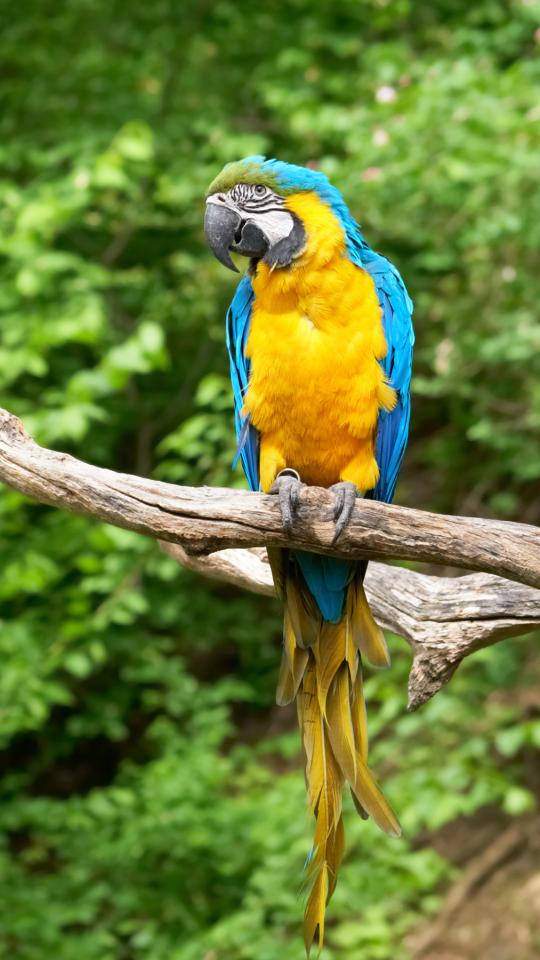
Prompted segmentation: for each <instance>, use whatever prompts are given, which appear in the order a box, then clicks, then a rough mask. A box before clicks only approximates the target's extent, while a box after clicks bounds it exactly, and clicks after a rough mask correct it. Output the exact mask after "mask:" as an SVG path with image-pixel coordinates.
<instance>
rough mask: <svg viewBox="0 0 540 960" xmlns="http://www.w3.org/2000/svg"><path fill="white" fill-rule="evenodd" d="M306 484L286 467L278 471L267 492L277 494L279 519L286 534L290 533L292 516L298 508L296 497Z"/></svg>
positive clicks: (294, 471)
mask: <svg viewBox="0 0 540 960" xmlns="http://www.w3.org/2000/svg"><path fill="white" fill-rule="evenodd" d="M305 486H306V484H305V483H302V481H301V480H300V477H299V475H298V474H297V472H296V470H291V469H290V468H289V467H287V468H286V469H285V470H282V471H281V472H280V473H278V475H277V477H276V479H275V480H274V482H273V484H272V486H271V487H270V490H269V493H274V494H276V493H277V494H278V495H279V505H280V507H281V520H282V523H283V529H284V530H285V533H286V534H287V535H288V536H291V534H292V528H293V518H294V514H295V513H296V511H297V509H298V498H299V495H300V490H301V488H302V487H305Z"/></svg>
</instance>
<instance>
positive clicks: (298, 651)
mask: <svg viewBox="0 0 540 960" xmlns="http://www.w3.org/2000/svg"><path fill="white" fill-rule="evenodd" d="M269 557H270V563H271V566H272V572H273V574H274V580H275V582H276V589H277V592H278V595H279V596H280V597H281V598H282V599H283V600H284V602H285V619H284V625H283V659H282V663H281V671H280V677H279V683H278V691H277V701H278V703H290V701H291V700H293V699H294V697H295V696H296V701H297V707H298V720H299V723H300V730H301V735H302V755H303V761H304V771H305V777H306V787H307V803H308V808H309V811H310V816H312V815H313V814H314V815H315V817H316V820H317V823H316V827H315V837H314V843H313V849H312V853H311V856H310V859H309V863H308V866H307V870H306V877H305V881H306V884H310V885H311V892H310V894H309V897H308V900H307V903H306V908H305V914H304V942H305V945H306V951H307V954H308V957H309V953H310V950H311V947H312V945H313V941H314V940H315V938H316V936H317V931H318V941H319V954H320V952H321V949H322V944H323V936H324V915H325V907H326V905H327V904H328V903H329V901H330V898H331V897H332V894H333V893H334V890H335V887H336V883H337V875H338V872H339V868H340V865H341V861H342V859H343V852H344V847H345V833H344V829H343V820H342V815H341V804H342V790H343V786H344V783H345V781H346V780H347V781H348V783H349V786H350V788H351V793H352V797H353V800H354V804H355V807H356V809H357V810H358V812H359V814H360V816H362V817H363V818H364V819H365V818H367V817H368V816H371V817H373V819H374V821H375V823H376V824H377V825H378V826H379V827H380V828H381V830H383V831H384V832H385V833H387V834H389V835H390V836H394V837H395V836H399V835H400V832H401V831H400V826H399V822H398V819H397V817H396V815H395V813H394V811H393V810H392V808H391V807H390V806H389V804H388V803H387V801H386V800H385V798H384V796H383V794H382V792H381V790H380V788H379V786H378V784H377V781H376V780H375V777H374V776H373V774H372V773H371V771H370V769H369V767H368V765H367V752H368V734H367V719H366V709H365V704H364V695H363V690H362V666H361V656H360V654H364V655H365V656H366V657H367V658H368V659H369V661H370V662H371V663H372V664H373V665H374V666H377V667H383V666H388V664H389V663H390V658H389V655H388V650H387V647H386V643H385V640H384V637H383V635H382V632H381V630H380V629H379V627H378V626H377V624H376V623H375V621H374V619H373V616H372V614H371V610H370V609H369V605H368V602H367V599H366V595H365V592H364V588H363V585H362V583H361V580H360V577H359V576H358V577H354V578H353V580H352V581H351V583H350V585H349V588H348V594H347V600H346V606H345V610H344V614H343V617H342V619H341V620H340V621H339V622H338V623H329V622H328V621H324V620H323V619H322V617H321V614H320V612H319V610H318V607H317V606H316V604H315V601H314V600H313V597H312V596H311V594H310V592H309V590H308V589H307V587H306V586H305V584H304V583H303V581H302V579H301V577H300V576H299V574H298V570H297V568H296V566H295V564H294V563H293V562H291V560H290V559H289V557H288V556H287V551H281V550H278V549H273V550H271V551H269Z"/></svg>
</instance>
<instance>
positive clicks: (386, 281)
mask: <svg viewBox="0 0 540 960" xmlns="http://www.w3.org/2000/svg"><path fill="white" fill-rule="evenodd" d="M205 233H206V237H207V241H208V243H209V246H210V248H211V249H212V251H213V253H214V254H215V256H216V257H217V259H218V260H219V261H220V262H221V263H222V264H224V266H226V267H228V268H229V269H231V270H235V271H236V267H235V266H234V264H233V262H232V260H231V257H230V254H229V251H230V250H232V251H233V252H234V253H238V254H241V255H242V256H245V257H249V258H250V259H249V267H248V270H247V273H246V274H245V276H244V277H243V279H242V280H241V282H240V284H239V286H238V289H237V292H236V294H235V296H234V299H233V301H232V304H231V306H230V308H229V311H228V314H227V346H228V350H229V356H230V364H231V378H232V386H233V392H234V406H235V419H236V430H237V437H238V448H237V454H236V458H235V464H236V461H237V460H238V458H239V457H240V458H241V460H242V464H243V467H244V471H245V474H246V477H247V480H248V483H249V486H250V489H251V490H262V491H264V492H265V493H270V494H275V495H276V496H277V497H278V498H279V503H280V506H281V515H282V522H283V526H284V529H285V530H286V531H287V533H288V534H291V533H292V530H293V524H294V517H295V511H296V510H297V507H298V502H299V492H300V490H301V488H302V486H304V485H306V484H307V485H315V486H321V487H326V488H328V489H329V490H331V491H332V492H333V493H334V495H335V509H334V520H335V523H336V526H335V537H334V542H335V540H337V538H338V537H339V535H340V534H341V532H342V531H343V530H344V528H345V527H346V525H347V523H348V521H349V520H350V517H351V514H352V511H353V509H354V505H355V501H356V498H357V496H362V497H369V498H373V499H375V500H381V501H383V502H385V503H390V501H391V500H392V497H393V495H394V489H395V485H396V478H397V475H398V470H399V467H400V464H401V461H402V458H403V454H404V452H405V447H406V444H407V436H408V428H409V415H410V391H409V386H410V379H411V365H412V348H413V342H414V336H413V329H412V321H411V315H412V302H411V300H410V298H409V296H408V294H407V291H406V289H405V286H404V283H403V281H402V279H401V277H400V275H399V273H398V271H397V270H396V269H395V267H394V266H392V264H391V263H390V262H389V261H388V260H387V259H386V258H385V257H382V256H379V255H378V254H376V253H374V251H373V250H372V249H371V248H370V247H369V246H368V244H367V243H366V241H365V240H364V238H363V236H362V233H361V230H360V227H359V225H358V224H357V223H356V222H355V221H354V220H353V218H352V216H351V214H350V213H349V210H348V209H347V207H346V205H345V202H344V200H343V197H342V196H341V194H340V192H339V191H338V190H337V189H336V188H335V187H333V186H332V185H331V184H330V182H329V180H328V178H327V177H326V176H325V175H324V174H323V173H321V172H319V171H315V170H311V169H308V168H304V167H299V166H295V165H293V164H289V163H284V162H281V161H277V160H266V158H265V157H261V156H253V157H247V158H246V159H244V160H240V161H238V162H235V163H230V164H227V166H226V167H225V168H224V169H223V170H222V172H221V173H220V174H219V175H218V176H217V177H216V179H215V180H214V181H213V183H212V184H211V185H210V187H209V189H208V191H207V202H206V214H205ZM237 272H238V271H237ZM268 556H269V561H270V564H271V568H272V573H273V576H274V582H275V586H276V592H277V594H278V596H279V597H280V598H281V600H282V601H283V603H284V605H285V615H284V627H283V658H282V664H281V672H280V677H279V682H278V689H277V702H278V703H279V704H286V703H289V702H290V701H292V700H293V699H294V698H295V697H296V701H297V706H298V717H299V723H300V730H301V736H302V751H303V760H304V770H305V778H306V786H307V795H308V797H307V799H308V807H309V810H310V813H311V814H314V815H315V817H316V828H315V838H314V843H313V847H312V851H311V853H310V857H309V859H308V863H307V865H306V873H307V876H306V882H307V884H310V885H311V891H310V894H309V897H308V899H307V903H306V907H305V916H304V942H305V945H306V951H307V954H308V957H309V953H310V950H311V947H312V944H313V941H314V940H315V938H316V937H317V932H318V946H319V953H320V951H321V948H322V942H323V936H324V916H325V906H326V905H327V904H328V902H329V900H330V898H331V896H332V894H333V892H334V890H335V887H336V881H337V874H338V870H339V867H340V863H341V860H342V857H343V852H344V844H345V837H344V830H343V821H342V813H341V807H342V788H343V786H344V783H345V781H348V783H349V786H350V789H351V793H352V798H353V801H354V804H355V807H356V809H357V811H358V813H359V814H360V816H361V817H362V818H364V819H367V817H368V816H372V817H373V819H374V820H375V822H376V823H377V825H378V826H379V827H380V828H381V829H382V830H384V831H385V833H387V834H389V835H390V836H399V835H400V832H401V831H400V825H399V822H398V819H397V817H396V815H395V813H394V811H393V810H392V809H391V807H390V806H389V804H388V803H387V801H386V800H385V798H384V796H383V794H382V792H381V790H380V789H379V786H378V785H377V782H376V780H375V778H374V776H373V774H372V773H371V771H370V770H369V767H368V765H367V749H368V736H367V721H366V711H365V704H364V696H363V691H362V656H365V657H366V658H367V659H368V660H369V662H370V663H372V664H373V665H374V666H376V667H386V666H388V665H389V663H390V658H389V655H388V650H387V647H386V643H385V640H384V637H383V634H382V632H381V630H380V629H379V627H378V626H377V624H376V623H375V621H374V619H373V616H372V614H371V611H370V608H369V605H368V602H367V599H366V595H365V592H364V587H363V580H364V576H365V572H366V567H367V562H364V561H349V560H340V559H337V558H333V557H324V556H321V555H319V554H316V553H308V552H305V551H300V550H295V549H281V548H279V549H276V548H272V549H269V550H268Z"/></svg>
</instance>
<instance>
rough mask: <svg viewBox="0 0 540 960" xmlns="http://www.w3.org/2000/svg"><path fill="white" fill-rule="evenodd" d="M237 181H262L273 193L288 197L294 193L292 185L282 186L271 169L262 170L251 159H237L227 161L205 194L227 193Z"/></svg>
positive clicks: (259, 165)
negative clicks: (232, 161)
mask: <svg viewBox="0 0 540 960" xmlns="http://www.w3.org/2000/svg"><path fill="white" fill-rule="evenodd" d="M237 183H262V184H263V186H265V187H270V189H271V190H273V191H274V193H278V194H279V195H280V196H282V197H288V196H289V194H291V193H295V190H294V188H293V187H282V186H281V185H280V183H279V182H278V178H277V176H276V174H275V173H274V172H273V171H272V170H268V169H267V170H263V168H262V166H261V164H259V163H255V162H253V161H251V162H250V161H248V162H247V163H246V162H245V161H243V160H238V161H236V163H228V164H227V166H226V167H224V168H223V170H222V171H221V173H218V175H217V177H216V179H215V180H212V183H211V184H210V186H209V187H208V190H207V191H206V196H207V197H208V196H210V195H211V194H212V193H228V192H229V190H232V189H233V187H235V186H236V184H237Z"/></svg>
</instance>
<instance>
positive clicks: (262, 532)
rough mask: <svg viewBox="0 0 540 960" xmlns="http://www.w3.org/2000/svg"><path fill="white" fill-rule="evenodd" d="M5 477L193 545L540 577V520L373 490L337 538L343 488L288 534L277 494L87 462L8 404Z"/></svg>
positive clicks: (306, 503) (315, 501) (312, 500)
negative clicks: (430, 507)
mask: <svg viewBox="0 0 540 960" xmlns="http://www.w3.org/2000/svg"><path fill="white" fill-rule="evenodd" d="M0 480H3V482H4V483H6V484H8V486H10V487H13V488H14V489H15V490H18V491H19V492H21V493H23V494H26V495H27V496H29V497H33V498H34V499H36V500H39V501H40V502H41V503H47V504H51V505H54V506H57V507H62V508H64V509H66V510H70V511H72V512H73V513H77V514H81V515H83V516H89V517H94V518H95V519H98V520H103V521H105V522H107V523H111V524H114V525H116V526H119V527H124V528H125V529H128V530H136V531H137V532H138V533H142V534H145V535H146V536H150V537H155V538H157V539H160V540H167V541H169V542H171V543H180V544H182V545H183V546H184V547H185V548H186V549H187V550H188V551H189V552H191V553H198V554H207V553H211V552H212V551H214V550H220V549H224V548H229V547H255V546H271V545H274V546H293V545H294V546H295V547H297V548H302V549H307V550H312V551H315V552H317V553H323V554H328V555H330V556H336V557H342V558H346V559H357V558H361V557H366V558H370V559H372V558H381V557H386V558H389V559H390V558H392V559H397V560H399V559H401V560H420V561H427V562H430V563H440V564H449V565H452V566H456V567H465V568H468V569H472V570H482V571H487V572H489V573H495V574H497V575H499V576H504V577H506V578H508V579H510V580H515V581H518V582H521V583H525V584H528V585H530V586H533V587H540V530H538V529H537V528H536V527H530V526H526V525H524V524H517V523H504V522H498V521H495V520H477V519H469V518H465V517H447V516H439V515H437V514H434V513H427V512H424V511H421V510H411V509H409V508H406V507H398V506H393V505H392V506H390V505H388V504H384V503H376V502H374V501H371V500H360V501H358V502H357V504H356V506H355V509H354V514H353V517H352V520H351V522H350V524H349V526H348V528H347V530H346V531H345V532H344V533H343V534H342V536H341V537H340V540H339V543H338V544H336V545H335V546H334V547H332V546H331V541H332V537H333V531H334V523H333V516H332V515H333V495H332V494H331V493H329V492H328V491H327V490H322V489H320V488H317V487H311V488H306V489H305V490H302V492H301V495H300V507H299V511H298V517H297V522H296V524H295V530H294V536H293V538H292V540H289V539H288V538H287V536H285V535H284V532H283V528H282V524H281V515H280V510H279V504H278V503H277V499H276V498H275V497H271V496H266V495H264V494H262V493H248V492H247V491H244V490H229V489H219V488H213V487H200V488H193V487H180V486H175V485H173V484H168V483H161V482H159V481H154V480H147V479H145V478H142V477H134V476H129V475H126V474H121V473H114V472H113V471H111V470H103V469H100V468H99V467H94V466H90V465H89V464H85V463H82V462H81V461H79V460H76V459H75V458H74V457H70V456H68V455H67V454H63V453H57V452H55V451H52V450H46V449H43V448H42V447H39V446H38V445H37V443H35V442H34V441H33V440H32V438H31V437H29V435H28V434H27V433H26V431H25V430H24V427H23V426H22V424H21V422H20V420H18V419H17V417H14V416H13V415H12V414H9V413H7V411H5V410H4V411H0Z"/></svg>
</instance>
